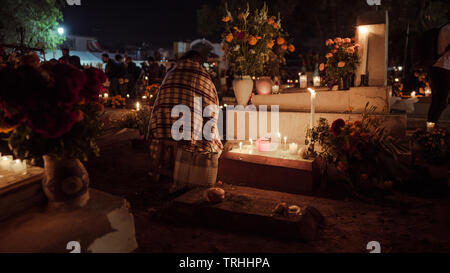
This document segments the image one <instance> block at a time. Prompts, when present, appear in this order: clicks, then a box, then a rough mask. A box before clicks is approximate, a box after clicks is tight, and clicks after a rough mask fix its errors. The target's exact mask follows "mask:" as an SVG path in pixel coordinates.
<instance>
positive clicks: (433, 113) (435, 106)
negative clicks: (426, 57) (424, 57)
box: [428, 12, 450, 123]
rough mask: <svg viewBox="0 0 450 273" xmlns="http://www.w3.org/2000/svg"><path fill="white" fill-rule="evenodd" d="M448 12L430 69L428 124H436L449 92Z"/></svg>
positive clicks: (449, 26) (445, 104)
mask: <svg viewBox="0 0 450 273" xmlns="http://www.w3.org/2000/svg"><path fill="white" fill-rule="evenodd" d="M449 17H450V12H449V13H447V19H448V23H447V24H446V25H444V26H443V27H441V28H440V30H439V33H438V36H437V52H436V53H437V57H436V59H437V61H436V63H434V64H433V66H432V67H431V69H430V79H431V91H432V102H431V106H430V110H429V113H428V122H433V123H437V122H438V121H439V118H440V117H441V115H442V112H444V110H445V109H446V108H447V106H448V95H449V90H450V18H449Z"/></svg>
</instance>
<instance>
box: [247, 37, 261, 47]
mask: <svg viewBox="0 0 450 273" xmlns="http://www.w3.org/2000/svg"><path fill="white" fill-rule="evenodd" d="M247 42H248V44H249V45H251V46H254V45H256V43H257V42H258V39H256V37H255V36H251V35H250V36H248V39H247Z"/></svg>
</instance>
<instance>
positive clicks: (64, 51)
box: [58, 48, 70, 64]
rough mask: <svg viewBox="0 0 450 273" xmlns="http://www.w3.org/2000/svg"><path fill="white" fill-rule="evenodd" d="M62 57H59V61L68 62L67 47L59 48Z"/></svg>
mask: <svg viewBox="0 0 450 273" xmlns="http://www.w3.org/2000/svg"><path fill="white" fill-rule="evenodd" d="M61 53H62V57H61V58H59V60H58V62H59V63H64V64H70V51H69V49H68V48H62V49H61Z"/></svg>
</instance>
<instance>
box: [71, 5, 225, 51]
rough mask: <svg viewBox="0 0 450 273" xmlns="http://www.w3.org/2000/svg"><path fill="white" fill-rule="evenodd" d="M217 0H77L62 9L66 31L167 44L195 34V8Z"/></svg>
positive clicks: (113, 41) (108, 41)
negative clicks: (78, 0) (79, 1)
mask: <svg viewBox="0 0 450 273" xmlns="http://www.w3.org/2000/svg"><path fill="white" fill-rule="evenodd" d="M218 2H220V1H218V0H209V1H208V0H184V1H181V0H178V1H175V0H159V1H153V0H152V1H149V0H81V6H67V7H66V8H64V10H63V14H64V23H63V24H64V26H65V28H66V29H67V31H68V33H69V34H70V33H72V34H80V35H89V36H96V37H98V38H99V39H100V41H101V42H102V43H103V44H105V45H119V44H136V43H141V42H143V41H145V42H147V43H150V45H151V46H152V47H170V46H172V42H173V41H176V40H185V39H193V38H198V36H199V35H197V26H196V21H197V19H196V10H197V9H198V8H199V7H201V5H202V4H203V3H212V4H214V3H218Z"/></svg>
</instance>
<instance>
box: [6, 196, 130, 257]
mask: <svg viewBox="0 0 450 273" xmlns="http://www.w3.org/2000/svg"><path fill="white" fill-rule="evenodd" d="M90 194H91V199H90V200H89V203H88V204H87V205H86V207H84V208H78V209H73V210H52V209H48V208H46V207H45V206H40V207H38V206H36V207H35V208H34V209H30V210H28V211H26V212H23V213H21V214H19V215H17V216H15V217H13V218H10V219H8V220H6V221H4V222H2V223H1V224H0V253H69V252H71V251H72V248H70V249H69V250H68V249H67V247H68V243H69V242H79V244H80V248H81V249H80V251H81V253H85V252H91V253H128V252H133V251H134V250H135V249H136V248H137V242H136V238H135V228H134V218H133V215H132V214H131V213H130V210H129V204H128V202H127V201H126V200H125V199H123V198H121V197H117V196H113V195H110V194H107V193H104V192H101V191H97V190H94V189H90Z"/></svg>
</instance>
